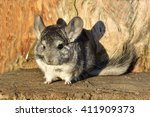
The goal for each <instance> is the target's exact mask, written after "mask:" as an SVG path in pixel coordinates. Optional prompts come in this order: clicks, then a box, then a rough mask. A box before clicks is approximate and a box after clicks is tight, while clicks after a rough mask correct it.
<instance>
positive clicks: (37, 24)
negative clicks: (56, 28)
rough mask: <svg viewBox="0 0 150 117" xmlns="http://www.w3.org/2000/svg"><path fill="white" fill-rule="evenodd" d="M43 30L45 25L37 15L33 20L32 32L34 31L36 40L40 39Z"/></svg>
mask: <svg viewBox="0 0 150 117" xmlns="http://www.w3.org/2000/svg"><path fill="white" fill-rule="evenodd" d="M44 28H45V25H44V22H43V20H42V18H41V16H39V15H38V16H36V17H35V19H34V30H35V34H36V37H37V38H38V39H40V36H41V33H42V31H43V30H44Z"/></svg>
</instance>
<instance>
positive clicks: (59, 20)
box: [56, 18, 67, 27]
mask: <svg viewBox="0 0 150 117" xmlns="http://www.w3.org/2000/svg"><path fill="white" fill-rule="evenodd" d="M56 24H57V25H59V26H62V27H64V26H67V24H66V22H65V20H63V19H62V18H59V19H58V20H57V22H56Z"/></svg>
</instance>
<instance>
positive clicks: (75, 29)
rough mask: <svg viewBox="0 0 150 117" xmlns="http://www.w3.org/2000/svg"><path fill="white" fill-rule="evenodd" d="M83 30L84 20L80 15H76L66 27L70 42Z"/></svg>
mask: <svg viewBox="0 0 150 117" xmlns="http://www.w3.org/2000/svg"><path fill="white" fill-rule="evenodd" d="M82 30H83V20H82V19H81V18H80V17H74V18H73V19H72V20H71V21H70V22H69V24H68V25H67V26H66V27H65V31H66V34H67V36H68V39H69V41H70V42H74V41H75V40H76V38H77V37H78V36H79V35H80V34H81V32H82Z"/></svg>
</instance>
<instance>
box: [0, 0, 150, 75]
mask: <svg viewBox="0 0 150 117" xmlns="http://www.w3.org/2000/svg"><path fill="white" fill-rule="evenodd" d="M149 6H150V0H0V73H5V72H9V71H12V70H16V69H18V68H26V69H32V68H37V65H36V63H35V61H34V54H33V50H34V49H33V48H34V44H35V41H36V37H35V34H34V29H33V22H34V17H35V15H41V16H42V17H43V19H44V22H45V24H46V25H51V24H55V23H56V21H57V19H58V18H63V19H64V20H65V21H66V22H69V20H70V19H72V18H73V17H74V16H77V15H78V16H80V17H81V18H82V19H83V20H84V28H86V29H91V28H92V26H93V25H94V24H95V23H96V22H97V21H99V20H100V21H102V22H103V23H104V24H105V27H106V32H105V34H104V36H103V37H102V38H101V39H100V42H101V44H102V45H103V46H104V47H105V49H106V51H107V53H108V55H109V57H110V58H111V56H112V55H113V53H114V52H115V51H116V50H118V49H119V48H120V46H121V45H122V43H124V42H125V41H126V40H131V42H132V43H133V45H134V46H135V48H136V52H137V54H138V57H139V59H138V62H137V63H136V65H135V68H134V70H133V72H146V71H150V7H149Z"/></svg>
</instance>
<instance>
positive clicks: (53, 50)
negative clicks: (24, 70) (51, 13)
mask: <svg viewBox="0 0 150 117" xmlns="http://www.w3.org/2000/svg"><path fill="white" fill-rule="evenodd" d="M98 28H99V27H97V26H95V27H94V28H93V29H92V30H86V29H84V28H83V20H82V19H81V18H80V17H74V18H73V19H72V20H70V22H69V23H68V24H66V22H65V21H64V20H63V19H58V21H57V23H56V24H55V25H50V26H45V25H44V22H43V20H42V18H41V17H40V16H36V17H35V21H34V29H35V34H36V37H37V42H36V46H35V60H36V62H37V64H38V66H39V68H40V69H41V70H42V71H43V73H44V78H45V79H46V81H45V83H46V84H49V83H52V82H53V81H56V80H58V79H62V80H65V84H71V83H72V82H73V81H76V80H80V79H81V78H82V77H83V76H84V77H87V75H85V74H88V75H92V76H94V75H121V74H124V73H126V72H127V70H128V69H129V67H130V66H131V63H132V62H133V59H135V52H134V49H133V47H132V46H131V44H130V43H129V42H127V43H124V45H123V48H122V50H121V51H118V53H116V54H115V55H114V56H113V57H112V58H111V59H110V60H109V61H108V63H107V64H106V65H105V66H103V67H101V65H100V64H99V61H100V59H99V56H100V55H101V52H100V50H101V47H98V43H99V41H98V39H96V38H95V35H96V33H97V32H96V31H97V30H98ZM103 59H105V57H104V58H103Z"/></svg>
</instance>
